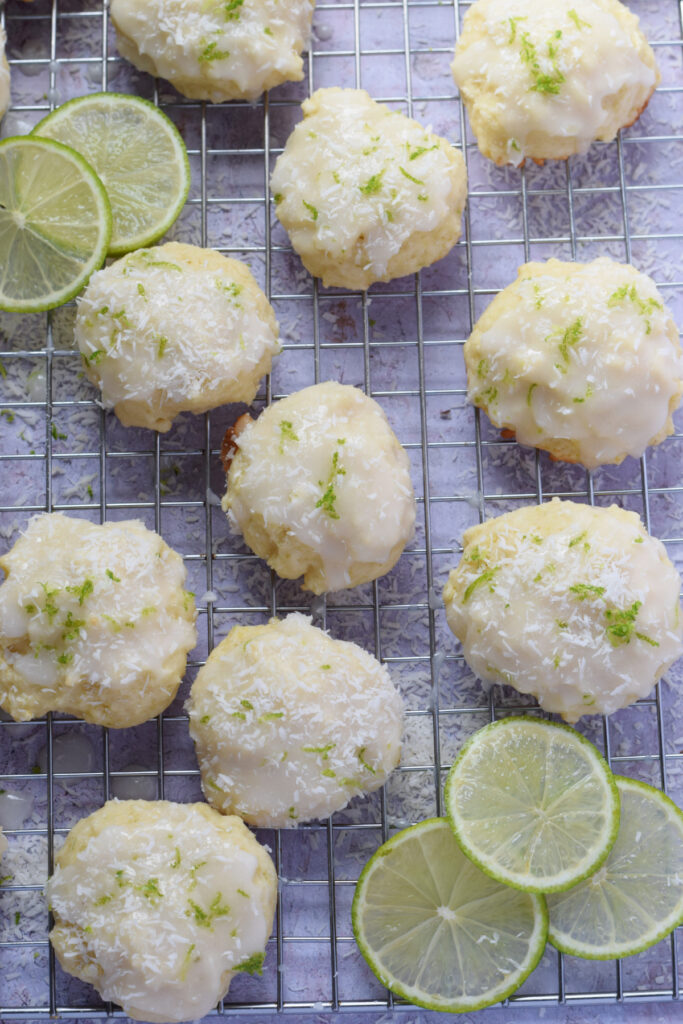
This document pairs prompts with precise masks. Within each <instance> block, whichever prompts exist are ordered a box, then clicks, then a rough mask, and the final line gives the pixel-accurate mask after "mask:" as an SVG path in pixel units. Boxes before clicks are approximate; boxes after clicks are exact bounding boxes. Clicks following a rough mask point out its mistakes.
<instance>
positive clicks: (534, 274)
mask: <svg viewBox="0 0 683 1024" xmlns="http://www.w3.org/2000/svg"><path fill="white" fill-rule="evenodd" d="M465 363H466V364H467V381H468V389H467V390H468V397H469V399H470V401H471V402H473V403H474V404H475V405H478V406H479V407H480V408H482V409H484V410H485V411H486V413H487V415H488V416H489V418H490V420H491V422H492V423H493V424H494V425H495V426H496V427H503V428H505V429H508V430H512V431H514V433H515V434H516V436H517V440H518V441H519V442H520V443H521V444H527V445H533V446H535V447H536V448H544V449H545V450H546V451H549V452H550V453H551V455H552V456H553V457H554V458H556V459H564V460H566V461H568V462H580V463H582V465H584V466H586V467H587V468H588V469H593V468H595V467H596V466H601V465H604V464H605V463H618V462H621V461H622V460H623V459H624V458H625V457H626V456H627V455H633V456H635V457H639V456H641V455H642V454H643V452H644V451H645V449H646V447H647V446H648V445H652V444H659V442H660V441H663V440H664V438H665V437H667V436H668V435H669V434H671V433H673V429H674V426H673V421H672V418H671V416H672V413H673V412H674V410H675V409H676V407H677V405H678V403H679V401H680V397H681V392H682V391H683V355H682V353H681V345H680V342H679V337H678V329H677V327H676V325H675V323H674V321H673V319H672V317H671V314H670V313H669V311H668V310H667V309H666V307H665V305H664V302H663V300H662V296H661V295H660V294H659V292H658V291H657V288H656V287H655V284H654V281H652V280H651V278H649V277H647V276H646V275H645V274H640V273H639V272H638V271H637V270H636V269H635V268H634V267H632V266H630V265H629V264H621V263H615V262H614V261H613V260H610V259H607V258H605V257H601V258H600V259H596V260H593V261H592V262H591V263H563V262H561V261H560V260H555V259H551V260H548V262H547V263H526V264H524V265H523V266H522V267H520V268H519V272H518V277H517V280H516V281H515V282H514V283H513V284H511V285H508V287H507V288H505V289H504V291H502V292H501V293H500V294H499V295H497V296H496V298H495V299H494V300H493V302H492V303H491V304H490V306H489V307H488V309H487V310H486V311H485V312H484V314H483V316H481V317H480V319H479V320H478V322H477V323H476V324H475V327H474V330H473V332H472V334H471V335H470V337H469V339H468V340H467V342H466V343H465Z"/></svg>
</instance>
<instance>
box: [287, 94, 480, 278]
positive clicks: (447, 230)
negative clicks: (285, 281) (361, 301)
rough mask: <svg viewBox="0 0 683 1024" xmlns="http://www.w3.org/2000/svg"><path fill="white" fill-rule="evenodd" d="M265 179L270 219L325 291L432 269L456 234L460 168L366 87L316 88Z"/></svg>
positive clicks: (462, 183) (439, 144)
mask: <svg viewBox="0 0 683 1024" xmlns="http://www.w3.org/2000/svg"><path fill="white" fill-rule="evenodd" d="M302 109H303V112H304V120H303V121H302V122H301V123H300V124H298V125H297V126H296V128H295V129H294V131H293V132H292V134H291V135H290V137H289V139H288V140H287V144H286V146H285V149H284V152H283V153H282V155H281V156H280V157H278V160H277V163H276V164H275V170H274V171H273V176H272V179H271V183H270V184H271V189H272V191H273V194H274V198H275V203H276V212H277V215H278V217H279V219H280V221H281V222H282V225H283V227H284V228H285V230H286V231H287V233H288V235H289V238H290V240H291V243H292V245H293V247H294V249H295V250H296V252H297V253H298V254H299V256H300V257H301V259H302V262H303V264H304V266H305V267H306V269H307V270H308V271H310V273H311V274H314V275H315V276H316V277H321V278H322V280H323V284H324V285H325V286H332V285H334V286H337V287H341V288H360V289H365V288H369V287H370V285H371V284H372V283H373V281H391V279H392V278H394V277H402V276H403V275H404V274H412V273H415V271H417V270H419V269H420V267H426V266H429V264H431V263H434V262H435V261H436V260H439V259H441V257H442V256H445V255H446V253H447V252H449V251H450V250H451V249H452V248H453V246H454V245H455V243H456V242H457V240H458V239H459V238H460V233H461V219H462V211H463V208H464V206H465V201H466V199H467V174H466V171H465V161H464V160H463V158H462V156H461V154H460V153H459V152H458V151H457V150H455V149H453V147H452V146H451V145H450V143H449V142H447V141H446V139H443V138H441V137H440V136H438V135H434V134H432V132H430V131H429V130H428V129H425V128H423V127H422V125H421V124H418V122H417V121H413V120H411V119H409V118H407V117H405V116H404V115H403V114H399V113H396V112H395V111H392V110H390V109H389V108H388V107H386V106H383V105H382V104H380V103H375V101H374V100H372V99H370V97H369V96H368V94H367V93H366V92H364V91H363V90H362V89H318V91H317V92H315V93H314V94H313V95H312V96H311V98H310V99H308V100H306V101H305V103H304V104H303V108H302Z"/></svg>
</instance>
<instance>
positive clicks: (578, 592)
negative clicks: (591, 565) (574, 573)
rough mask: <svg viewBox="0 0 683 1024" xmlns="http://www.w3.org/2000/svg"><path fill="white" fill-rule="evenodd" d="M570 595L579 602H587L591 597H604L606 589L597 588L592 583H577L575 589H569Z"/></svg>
mask: <svg viewBox="0 0 683 1024" xmlns="http://www.w3.org/2000/svg"><path fill="white" fill-rule="evenodd" d="M569 593H570V594H573V595H574V596H575V597H576V598H577V600H579V601H586V600H587V599H588V598H589V597H591V598H592V597H602V595H603V594H604V593H605V588H604V587H596V586H594V585H593V584H592V583H575V584H574V586H573V587H570V588H569Z"/></svg>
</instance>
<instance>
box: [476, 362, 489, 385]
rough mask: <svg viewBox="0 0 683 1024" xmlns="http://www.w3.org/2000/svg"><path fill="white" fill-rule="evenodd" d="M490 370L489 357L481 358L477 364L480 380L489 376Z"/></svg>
mask: <svg viewBox="0 0 683 1024" xmlns="http://www.w3.org/2000/svg"><path fill="white" fill-rule="evenodd" d="M488 372H489V361H488V359H480V360H479V362H478V364H477V377H479V379H480V380H483V378H484V377H486V376H487V374H488Z"/></svg>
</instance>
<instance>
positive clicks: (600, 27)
mask: <svg viewBox="0 0 683 1024" xmlns="http://www.w3.org/2000/svg"><path fill="white" fill-rule="evenodd" d="M451 70H452V72H453V78H454V79H455V82H456V85H457V86H458V88H459V90H460V95H461V96H462V98H463V100H464V103H465V106H466V108H467V113H468V115H469V119H470V124H471V126H472V131H473V132H474V135H475V136H476V139H477V144H478V146H479V149H480V150H481V152H482V153H483V154H484V156H486V157H489V158H490V159H491V160H493V161H494V162H495V163H497V164H499V165H502V164H515V165H517V166H519V165H520V164H522V163H524V160H525V159H526V158H527V157H530V158H531V159H533V160H536V161H537V162H539V163H542V162H543V161H544V160H547V159H554V160H561V159H565V158H566V157H569V156H571V155H572V154H573V153H585V152H586V150H587V149H588V147H589V146H590V144H591V142H594V141H595V140H596V139H599V140H600V141H602V142H610V141H611V140H612V139H613V138H614V137H615V135H616V134H617V132H618V131H619V129H620V128H624V127H626V126H627V125H630V124H632V123H633V121H635V120H636V118H637V117H638V116H639V115H640V113H641V112H642V111H643V109H644V108H645V107H646V106H647V103H648V100H649V99H650V96H651V95H652V93H653V92H654V90H655V87H656V86H657V84H658V83H659V80H660V74H659V68H658V67H657V63H656V61H655V58H654V54H653V52H652V50H651V48H650V46H649V45H648V42H647V40H646V39H645V36H644V35H643V33H642V32H641V31H640V29H639V28H638V18H637V17H636V16H635V15H634V14H631V12H630V11H629V10H628V8H627V7H625V6H624V5H623V4H621V3H619V2H618V0H576V2H574V0H572V6H571V7H568V5H567V3H566V0H544V2H543V3H540V2H539V0H476V3H474V4H473V5H472V6H471V7H470V9H469V10H468V12H467V14H466V15H465V21H464V27H463V32H462V35H461V36H460V39H459V40H458V43H457V45H456V48H455V58H454V60H453V63H452V64H451Z"/></svg>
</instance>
